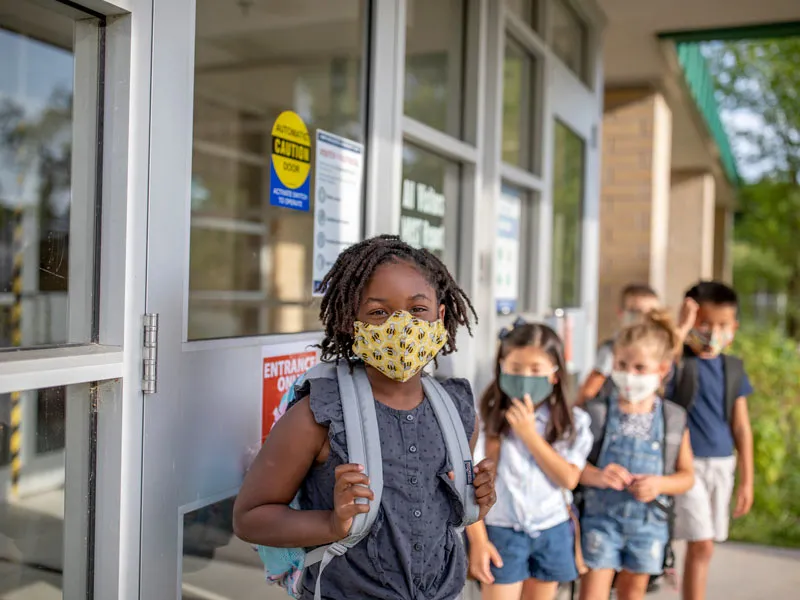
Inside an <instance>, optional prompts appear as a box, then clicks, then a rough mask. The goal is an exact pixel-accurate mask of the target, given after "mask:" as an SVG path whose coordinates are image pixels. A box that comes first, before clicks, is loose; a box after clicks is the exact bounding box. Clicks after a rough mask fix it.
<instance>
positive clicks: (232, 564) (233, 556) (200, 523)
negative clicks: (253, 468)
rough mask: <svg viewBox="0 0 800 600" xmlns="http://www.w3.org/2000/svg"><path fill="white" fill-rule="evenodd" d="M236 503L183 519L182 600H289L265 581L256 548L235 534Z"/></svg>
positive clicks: (204, 509) (226, 502)
mask: <svg viewBox="0 0 800 600" xmlns="http://www.w3.org/2000/svg"><path fill="white" fill-rule="evenodd" d="M234 500H235V498H228V499H226V500H221V501H220V502H216V503H214V504H209V505H208V506H204V507H202V508H199V509H197V510H193V511H191V512H188V513H186V514H185V515H184V516H183V570H182V572H183V580H182V585H181V599H182V600H206V599H207V598H260V599H262V600H285V599H286V598H287V596H286V592H285V591H283V590H282V589H281V588H280V587H278V586H276V585H267V584H266V583H265V582H264V566H263V565H262V564H261V560H260V559H259V558H258V554H257V553H255V552H253V547H252V546H251V545H250V544H247V543H245V542H243V541H241V540H240V539H239V538H237V537H235V536H234V535H233V519H232V517H233V502H234Z"/></svg>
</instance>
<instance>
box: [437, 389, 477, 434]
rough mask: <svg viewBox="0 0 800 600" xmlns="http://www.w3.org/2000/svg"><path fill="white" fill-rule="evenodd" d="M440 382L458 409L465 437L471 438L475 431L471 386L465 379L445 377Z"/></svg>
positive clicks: (473, 400) (473, 399)
mask: <svg viewBox="0 0 800 600" xmlns="http://www.w3.org/2000/svg"><path fill="white" fill-rule="evenodd" d="M441 384H442V387H443V388H444V389H445V391H447V393H448V394H449V395H450V398H452V399H453V402H454V403H455V405H456V408H457V409H458V414H459V416H460V417H461V421H462V422H463V423H464V431H465V432H466V434H467V439H468V440H472V435H473V433H475V396H473V394H472V386H471V385H470V384H469V381H467V380H466V379H445V380H444V381H442V382H441Z"/></svg>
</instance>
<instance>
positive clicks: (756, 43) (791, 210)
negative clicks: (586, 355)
mask: <svg viewBox="0 0 800 600" xmlns="http://www.w3.org/2000/svg"><path fill="white" fill-rule="evenodd" d="M704 54H705V55H706V58H707V60H708V64H709V67H710V70H711V72H712V73H713V75H714V77H715V80H716V87H717V99H718V101H719V103H720V105H721V106H722V107H723V109H725V110H727V111H728V112H729V115H733V116H738V117H744V118H729V119H728V129H729V131H730V134H731V135H732V137H733V138H734V140H735V141H736V142H737V143H736V149H737V154H738V159H739V162H740V164H741V165H743V166H744V165H749V166H750V167H752V168H753V169H755V171H754V176H756V177H757V178H758V179H759V180H758V181H757V182H754V183H752V184H751V185H749V186H747V187H745V188H743V189H742V190H741V194H740V205H739V211H740V214H739V217H738V218H737V222H736V230H735V236H736V239H737V240H739V241H740V242H742V243H743V244H745V245H746V246H747V247H748V250H742V249H741V248H740V250H739V255H740V256H738V258H740V259H744V260H743V261H742V262H741V263H739V264H736V265H735V267H734V270H735V277H736V285H737V288H740V289H741V290H742V292H744V293H749V294H752V293H754V292H757V291H763V292H772V293H786V297H787V310H786V314H785V315H784V316H783V318H784V320H785V328H786V331H787V332H788V333H789V335H790V336H792V337H794V338H795V339H800V252H798V236H797V232H798V231H800V38H796V37H795V38H781V39H772V40H769V39H766V40H764V39H761V40H745V41H737V42H730V43H714V44H709V45H707V46H706V47H705V48H704ZM742 254H743V256H742Z"/></svg>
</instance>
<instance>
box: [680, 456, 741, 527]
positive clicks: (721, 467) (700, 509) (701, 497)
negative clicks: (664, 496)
mask: <svg viewBox="0 0 800 600" xmlns="http://www.w3.org/2000/svg"><path fill="white" fill-rule="evenodd" d="M735 471H736V457H735V456H728V457H724V458H695V459H694V486H692V489H690V490H689V491H688V492H686V493H685V494H684V495H683V496H676V497H675V536H674V537H675V539H678V540H686V541H689V542H697V541H702V540H714V541H715V542H724V541H725V540H726V539H728V524H729V521H730V505H731V495H732V494H733V483H734V473H735Z"/></svg>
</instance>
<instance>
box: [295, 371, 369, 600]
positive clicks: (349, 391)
mask: <svg viewBox="0 0 800 600" xmlns="http://www.w3.org/2000/svg"><path fill="white" fill-rule="evenodd" d="M336 376H337V379H338V381H339V396H340V398H341V400H342V413H343V416H344V429H345V438H346V440H347V455H348V460H349V461H350V462H351V463H354V464H360V465H363V466H364V474H365V475H367V476H368V477H369V479H370V489H371V490H372V492H373V494H374V495H375V497H374V499H373V500H372V501H371V502H370V507H369V512H368V513H361V514H358V515H356V516H355V517H354V518H353V525H352V527H351V528H350V533H349V535H348V536H347V537H346V538H345V539H343V540H341V541H339V542H335V543H333V544H330V545H328V546H321V547H319V548H316V549H314V550H312V551H310V552H308V553H307V554H306V558H305V563H304V566H306V567H308V566H311V565H314V564H316V563H319V572H318V573H317V581H316V588H315V590H314V599H315V600H321V598H322V588H321V581H322V572H323V571H324V570H325V567H327V566H328V564H329V563H330V562H331V560H333V559H334V558H335V557H337V556H342V555H343V554H345V553H346V552H347V550H348V549H350V548H352V547H353V546H355V545H356V544H358V543H359V542H360V541H361V540H363V539H364V538H365V537H366V536H367V534H368V533H369V531H370V529H372V525H373V524H374V523H375V519H376V518H377V516H378V511H379V510H380V507H381V497H382V496H383V457H382V455H381V437H380V432H379V430H378V416H377V413H376V411H375V397H374V396H373V394H372V386H371V385H370V384H369V379H367V373H366V371H365V370H364V367H363V365H361V364H356V365H353V368H352V370H351V364H350V363H348V362H347V361H344V360H340V361H339V362H338V363H337V364H336ZM356 502H367V500H366V499H357V500H356Z"/></svg>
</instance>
